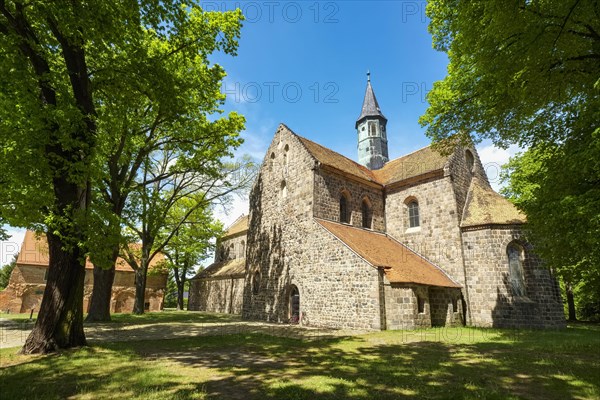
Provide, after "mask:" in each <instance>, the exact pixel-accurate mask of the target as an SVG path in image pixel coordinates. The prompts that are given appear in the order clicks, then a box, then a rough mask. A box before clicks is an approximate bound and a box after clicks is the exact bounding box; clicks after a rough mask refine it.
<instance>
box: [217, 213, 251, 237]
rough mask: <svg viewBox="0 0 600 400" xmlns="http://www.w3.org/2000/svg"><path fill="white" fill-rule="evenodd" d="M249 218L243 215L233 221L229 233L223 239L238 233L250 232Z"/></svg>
mask: <svg viewBox="0 0 600 400" xmlns="http://www.w3.org/2000/svg"><path fill="white" fill-rule="evenodd" d="M248 219H249V218H248V216H247V215H243V214H242V215H241V216H240V217H239V218H238V219H236V220H235V221H233V223H232V224H231V225H230V226H229V228H228V229H227V231H226V232H225V233H224V234H223V237H228V236H234V235H237V234H238V233H242V232H246V231H247V230H248Z"/></svg>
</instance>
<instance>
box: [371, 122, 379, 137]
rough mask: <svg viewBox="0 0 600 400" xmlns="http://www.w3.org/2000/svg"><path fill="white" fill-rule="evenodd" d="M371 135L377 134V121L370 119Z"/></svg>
mask: <svg viewBox="0 0 600 400" xmlns="http://www.w3.org/2000/svg"><path fill="white" fill-rule="evenodd" d="M369 136H377V122H375V121H369Z"/></svg>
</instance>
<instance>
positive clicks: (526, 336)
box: [135, 329, 600, 399]
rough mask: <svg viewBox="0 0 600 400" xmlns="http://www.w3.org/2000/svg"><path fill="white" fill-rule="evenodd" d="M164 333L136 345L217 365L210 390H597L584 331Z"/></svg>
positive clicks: (351, 393) (392, 394)
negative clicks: (184, 336) (180, 337)
mask: <svg viewBox="0 0 600 400" xmlns="http://www.w3.org/2000/svg"><path fill="white" fill-rule="evenodd" d="M457 332H462V336H461V337H457V336H456V335H457ZM452 335H454V336H452ZM420 339H424V340H420ZM168 342H169V341H165V342H163V343H158V344H154V343H152V344H150V343H147V344H146V345H144V344H141V342H140V344H137V345H136V347H135V350H136V352H138V354H140V355H142V356H143V357H147V358H152V359H155V358H156V359H161V358H167V359H170V360H174V361H176V362H178V363H180V364H183V365H187V366H189V367H192V368H200V369H202V368H210V369H213V370H216V371H219V372H220V375H219V378H218V379H217V378H215V379H212V380H211V381H209V382H205V383H202V384H201V386H202V388H203V389H205V390H206V391H207V392H208V394H209V395H210V396H211V397H213V396H214V398H273V399H278V398H297V399H313V398H315V397H316V398H332V399H345V398H357V399H370V398H389V399H392V398H403V397H412V398H481V397H483V398H492V399H494V398H497V399H505V398H511V397H513V398H546V399H563V398H597V396H598V394H599V393H600V391H599V388H598V376H599V374H600V367H599V366H598V363H597V360H598V345H599V344H600V342H599V341H598V339H597V338H596V339H595V338H593V337H592V336H591V335H590V332H586V331H584V330H569V332H565V331H556V332H553V331H550V332H548V331H543V332H542V331H510V330H478V329H462V330H438V331H435V330H427V331H422V332H408V333H407V332H386V333H382V334H373V335H365V336H363V337H354V338H337V339H329V340H323V341H316V342H306V341H299V340H292V339H285V338H274V337H268V336H256V335H254V336H253V335H246V336H242V335H237V336H230V337H225V338H205V341H204V342H201V341H200V340H199V339H189V340H188V341H187V342H185V343H181V342H180V341H173V343H168ZM182 394H183V392H182Z"/></svg>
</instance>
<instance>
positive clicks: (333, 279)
mask: <svg viewBox="0 0 600 400" xmlns="http://www.w3.org/2000/svg"><path fill="white" fill-rule="evenodd" d="M286 148H287V149H288V150H287V156H286V158H287V165H286V164H284V163H277V162H275V163H267V165H263V168H262V169H261V171H260V176H259V179H258V180H257V183H256V185H255V187H254V189H253V192H252V194H251V198H250V204H251V207H250V209H251V211H250V228H249V231H248V249H249V251H248V263H247V264H248V266H247V275H246V286H245V290H244V306H243V312H242V316H243V318H246V319H261V320H270V321H279V322H286V321H288V320H289V318H290V298H289V296H290V292H291V288H292V287H293V286H292V285H294V286H295V287H297V288H298V291H299V293H300V315H301V318H300V323H303V324H307V325H312V326H329V327H353V328H372V329H379V327H380V320H379V312H378V310H379V286H378V272H377V269H376V268H373V267H371V266H370V265H368V264H367V263H366V262H365V261H364V260H362V259H361V258H360V257H358V256H357V255H356V254H355V253H353V252H352V251H351V250H350V249H348V248H347V247H345V246H344V245H342V244H341V243H340V242H339V241H338V239H336V238H335V237H334V236H333V235H332V234H330V233H329V232H327V231H326V230H325V229H324V228H323V227H321V226H320V225H318V224H317V223H316V222H315V221H314V220H313V210H312V208H313V207H312V206H313V194H314V190H313V187H314V180H313V176H314V174H313V172H312V167H313V166H314V160H313V159H312V158H311V157H310V156H309V155H308V153H307V152H306V151H305V149H304V148H303V146H302V144H301V143H300V142H299V141H298V139H296V137H294V136H293V135H290V134H289V133H288V132H287V131H286V130H280V131H278V133H277V134H276V136H275V139H274V141H273V144H272V146H271V148H269V150H268V151H267V155H269V154H271V153H272V154H274V155H275V157H273V158H274V159H275V160H277V159H278V158H279V156H278V155H277V154H279V152H281V151H282V149H286ZM280 177H282V178H284V179H285V180H286V181H287V182H290V184H289V185H287V194H286V197H285V199H282V198H281V185H280V184H279V181H280ZM336 197H337V193H336ZM336 203H337V200H336ZM256 269H258V270H259V271H260V276H261V280H260V288H259V291H258V293H253V292H252V288H251V281H252V280H251V279H250V277H251V274H252V273H254V271H255V270H256Z"/></svg>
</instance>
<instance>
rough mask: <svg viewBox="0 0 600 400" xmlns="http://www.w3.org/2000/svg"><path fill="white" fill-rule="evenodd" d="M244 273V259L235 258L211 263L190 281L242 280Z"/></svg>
mask: <svg viewBox="0 0 600 400" xmlns="http://www.w3.org/2000/svg"><path fill="white" fill-rule="evenodd" d="M245 273H246V259H245V258H236V259H233V260H227V261H221V262H217V263H212V264H211V265H209V266H208V267H206V268H205V269H203V270H202V271H200V272H198V273H197V274H196V276H194V277H193V278H192V279H203V278H243V277H244V274H245Z"/></svg>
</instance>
